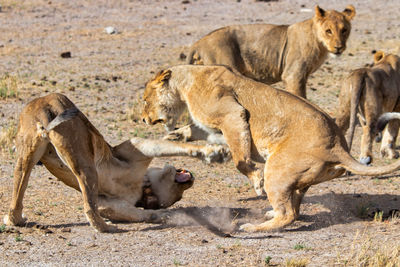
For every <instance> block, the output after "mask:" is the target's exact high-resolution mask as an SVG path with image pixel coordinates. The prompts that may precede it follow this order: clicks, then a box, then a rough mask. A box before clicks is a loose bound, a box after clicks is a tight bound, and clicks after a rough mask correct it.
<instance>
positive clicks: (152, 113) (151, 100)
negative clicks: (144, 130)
mask: <svg viewBox="0 0 400 267" xmlns="http://www.w3.org/2000/svg"><path fill="white" fill-rule="evenodd" d="M170 77H171V71H170V70H163V71H160V72H159V73H157V75H156V76H155V77H154V78H153V79H152V80H150V81H149V82H148V83H147V84H146V89H145V90H144V94H143V101H144V106H143V111H142V120H143V122H145V123H146V124H149V125H154V124H157V123H163V124H164V125H165V127H166V128H167V130H168V131H172V130H174V129H175V125H176V121H177V119H178V118H179V115H180V114H181V113H182V111H183V109H184V104H183V102H182V101H181V100H180V98H179V96H177V93H176V91H174V90H173V89H171V88H170V84H169V79H170Z"/></svg>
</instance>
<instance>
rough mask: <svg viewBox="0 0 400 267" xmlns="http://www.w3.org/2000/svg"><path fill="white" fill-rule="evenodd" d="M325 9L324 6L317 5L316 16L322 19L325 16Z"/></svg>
mask: <svg viewBox="0 0 400 267" xmlns="http://www.w3.org/2000/svg"><path fill="white" fill-rule="evenodd" d="M325 13H326V12H325V10H323V9H322V8H320V7H319V6H318V5H317V6H315V16H316V17H317V18H319V19H322V18H324V17H325Z"/></svg>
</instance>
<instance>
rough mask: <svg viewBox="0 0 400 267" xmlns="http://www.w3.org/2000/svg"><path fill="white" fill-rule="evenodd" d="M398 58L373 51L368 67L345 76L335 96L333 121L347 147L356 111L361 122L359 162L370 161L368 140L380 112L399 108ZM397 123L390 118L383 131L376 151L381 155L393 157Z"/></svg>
mask: <svg viewBox="0 0 400 267" xmlns="http://www.w3.org/2000/svg"><path fill="white" fill-rule="evenodd" d="M399 99H400V58H399V57H398V56H396V55H393V54H387V55H385V54H384V52H382V51H378V52H376V53H375V54H374V64H373V66H372V67H366V68H361V69H357V70H354V71H352V72H351V74H350V75H349V76H348V77H347V78H346V79H345V81H344V83H343V86H342V89H341V92H340V97H339V103H340V104H339V109H338V114H337V118H336V123H337V124H338V126H339V128H340V129H342V131H343V133H344V132H345V131H346V130H347V129H348V128H349V124H350V129H349V131H348V133H347V138H346V139H347V143H348V144H349V147H350V148H351V145H352V141H353V135H354V129H355V125H356V114H357V112H359V114H361V116H360V123H361V125H362V130H363V134H362V138H361V154H360V162H361V163H363V164H369V163H371V161H372V139H373V138H374V136H375V135H376V133H377V130H376V122H377V120H378V117H379V116H380V115H381V114H382V113H383V112H388V111H400V103H399ZM398 131H399V122H398V121H397V120H395V121H391V122H390V123H389V124H388V127H387V129H386V131H385V133H384V136H383V140H382V145H381V149H380V153H381V155H382V156H387V157H389V158H397V157H398V153H397V152H396V151H395V144H396V138H397V134H398Z"/></svg>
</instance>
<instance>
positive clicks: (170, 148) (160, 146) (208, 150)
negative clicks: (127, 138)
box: [131, 138, 230, 163]
mask: <svg viewBox="0 0 400 267" xmlns="http://www.w3.org/2000/svg"><path fill="white" fill-rule="evenodd" d="M131 143H132V144H133V145H134V146H135V148H136V149H138V150H139V151H140V152H141V153H142V154H143V155H145V156H146V157H149V158H154V157H173V156H188V157H197V158H200V159H203V160H204V161H206V162H208V163H210V162H224V161H227V160H228V159H229V158H230V154H229V150H228V149H227V148H225V147H223V146H220V145H206V146H203V145H196V144H187V143H177V142H171V141H166V140H150V139H142V138H132V139H131Z"/></svg>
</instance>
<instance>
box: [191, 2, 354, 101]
mask: <svg viewBox="0 0 400 267" xmlns="http://www.w3.org/2000/svg"><path fill="white" fill-rule="evenodd" d="M355 14H356V12H355V9H354V7H353V6H352V5H349V6H347V7H346V9H345V10H344V11H343V12H338V11H336V10H329V11H325V10H323V9H322V8H320V7H319V6H316V7H315V16H314V17H313V18H311V19H308V20H305V21H302V22H298V23H295V24H293V25H290V26H289V25H271V24H254V25H236V26H228V27H224V28H221V29H218V30H216V31H213V32H211V33H209V34H208V35H206V36H204V37H203V38H202V39H200V40H199V41H197V42H196V43H195V44H193V46H192V47H191V49H190V52H189V56H188V59H187V63H188V64H203V65H215V64H223V65H227V66H230V67H232V68H234V69H236V70H238V71H239V72H240V73H242V74H243V75H245V76H247V77H249V78H252V79H254V80H257V81H260V82H263V83H266V84H273V83H276V82H279V81H281V80H283V81H284V83H285V86H286V90H288V91H290V92H292V93H294V94H296V95H299V96H301V97H304V98H305V97H306V83H307V78H308V76H309V75H310V74H311V73H313V72H314V71H316V70H317V69H318V68H319V67H320V66H321V64H322V63H323V62H324V61H325V58H326V56H327V54H328V52H329V53H332V54H335V55H340V54H341V53H343V51H344V50H345V49H346V41H347V38H348V37H349V34H350V30H351V24H350V20H352V19H353V17H354V16H355Z"/></svg>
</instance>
